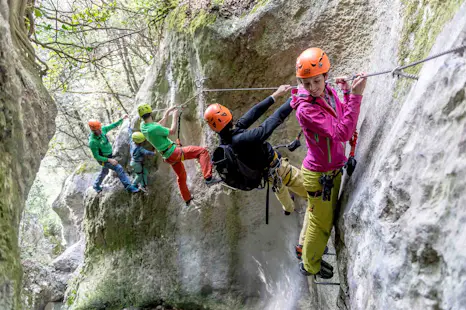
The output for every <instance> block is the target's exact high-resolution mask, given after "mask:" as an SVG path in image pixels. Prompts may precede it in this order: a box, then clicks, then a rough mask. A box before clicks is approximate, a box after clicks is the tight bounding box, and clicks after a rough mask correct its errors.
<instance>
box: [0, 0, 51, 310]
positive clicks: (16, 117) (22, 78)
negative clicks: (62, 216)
mask: <svg viewBox="0 0 466 310" xmlns="http://www.w3.org/2000/svg"><path fill="white" fill-rule="evenodd" d="M20 7H21V3H20V1H4V0H2V1H0V51H1V52H0V231H1V232H2V233H1V234H0V305H2V307H3V308H4V309H17V308H19V296H20V288H21V274H22V272H21V267H20V259H19V251H18V227H19V222H20V214H21V211H22V209H23V208H24V202H25V200H26V197H27V193H28V191H29V188H30V187H31V185H32V182H33V181H34V177H35V174H36V172H37V170H38V169H39V164H40V159H41V158H42V157H43V156H44V155H45V153H46V151H47V144H48V142H49V140H50V138H51V137H52V135H53V132H54V130H55V125H54V124H53V122H52V121H50V120H53V119H54V118H55V114H56V111H55V106H54V104H53V102H52V100H51V98H50V96H49V95H48V94H47V92H46V91H45V89H44V87H43V85H42V82H41V79H40V77H39V74H38V70H37V68H36V67H35V65H33V63H32V62H31V61H30V60H29V59H27V58H26V55H27V54H29V55H30V53H29V52H27V51H26V50H25V49H24V47H22V46H20V43H19V39H18V37H17V36H16V35H13V36H12V33H13V34H15V33H16V32H15V29H16V31H18V32H21V31H22V28H21V25H19V26H18V23H20V24H21V22H23V23H24V21H21V20H20V18H18V16H23V15H22V14H21V12H20ZM10 23H12V25H16V26H15V27H14V28H11V26H10ZM18 27H20V28H19V29H18Z"/></svg>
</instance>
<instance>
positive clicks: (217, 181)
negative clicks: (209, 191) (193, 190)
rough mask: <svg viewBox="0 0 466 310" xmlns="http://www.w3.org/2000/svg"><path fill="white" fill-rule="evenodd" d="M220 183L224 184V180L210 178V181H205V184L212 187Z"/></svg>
mask: <svg viewBox="0 0 466 310" xmlns="http://www.w3.org/2000/svg"><path fill="white" fill-rule="evenodd" d="M220 182H222V179H219V178H213V177H210V178H208V179H205V184H206V185H207V186H211V185H214V184H217V183H220Z"/></svg>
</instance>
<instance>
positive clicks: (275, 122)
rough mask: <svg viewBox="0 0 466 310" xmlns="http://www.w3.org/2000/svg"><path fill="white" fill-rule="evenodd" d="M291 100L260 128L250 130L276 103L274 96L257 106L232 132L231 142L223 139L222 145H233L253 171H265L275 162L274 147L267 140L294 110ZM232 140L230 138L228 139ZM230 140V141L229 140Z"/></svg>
mask: <svg viewBox="0 0 466 310" xmlns="http://www.w3.org/2000/svg"><path fill="white" fill-rule="evenodd" d="M290 102H291V98H290V99H288V100H287V101H286V102H285V103H284V104H283V105H281V106H280V107H279V108H278V109H277V110H276V111H275V112H274V113H273V114H272V115H270V116H269V117H268V118H267V119H266V120H265V121H264V122H263V123H262V124H261V125H260V126H258V127H256V128H253V129H248V128H249V127H250V126H251V125H252V124H253V123H254V122H255V121H257V120H258V119H259V117H261V116H262V114H264V113H265V112H266V111H267V109H268V108H269V107H270V106H272V105H273V104H274V103H275V101H274V99H273V98H272V96H269V97H267V98H266V99H265V100H263V101H261V102H260V103H258V104H256V105H255V106H254V107H253V108H252V109H250V110H249V111H248V112H246V114H244V115H243V116H242V117H241V118H240V119H239V120H238V121H237V122H236V126H235V128H234V129H233V130H232V132H231V135H232V136H231V141H226V139H224V137H221V138H222V144H228V143H231V145H232V147H233V150H235V152H236V154H237V155H238V157H239V158H240V160H241V161H242V162H244V163H245V164H246V165H248V166H249V167H250V168H252V169H264V168H266V167H268V166H269V164H270V163H271V162H272V160H273V155H274V150H273V147H272V146H271V145H270V143H268V142H267V141H266V140H267V139H268V138H269V137H270V136H271V135H272V133H273V131H274V130H275V128H277V127H278V126H279V125H280V124H281V123H283V122H284V121H285V119H286V118H287V117H288V115H290V113H291V112H292V111H293V109H292V108H291V106H290ZM228 138H230V137H228ZM228 140H229V139H228Z"/></svg>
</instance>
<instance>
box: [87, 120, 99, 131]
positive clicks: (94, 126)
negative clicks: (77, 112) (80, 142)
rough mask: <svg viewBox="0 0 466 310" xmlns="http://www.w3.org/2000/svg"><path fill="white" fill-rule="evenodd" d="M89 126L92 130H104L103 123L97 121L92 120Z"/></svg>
mask: <svg viewBox="0 0 466 310" xmlns="http://www.w3.org/2000/svg"><path fill="white" fill-rule="evenodd" d="M88 124H89V128H91V130H100V129H101V128H102V123H101V122H99V121H98V120H96V119H90V120H89V122H88Z"/></svg>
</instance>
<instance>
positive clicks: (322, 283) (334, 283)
mask: <svg viewBox="0 0 466 310" xmlns="http://www.w3.org/2000/svg"><path fill="white" fill-rule="evenodd" d="M314 283H315V284H317V285H340V283H337V282H319V281H317V277H316V276H314Z"/></svg>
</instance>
